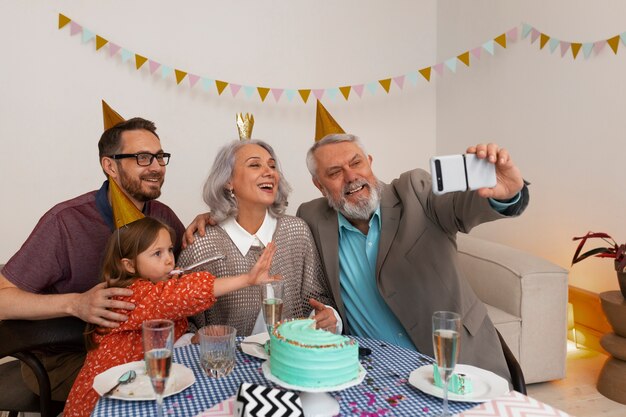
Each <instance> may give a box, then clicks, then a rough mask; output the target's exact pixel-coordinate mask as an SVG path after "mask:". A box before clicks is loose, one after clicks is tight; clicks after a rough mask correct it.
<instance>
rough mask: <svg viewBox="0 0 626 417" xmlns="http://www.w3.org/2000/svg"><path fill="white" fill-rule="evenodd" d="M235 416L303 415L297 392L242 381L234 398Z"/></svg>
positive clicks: (294, 416)
mask: <svg viewBox="0 0 626 417" xmlns="http://www.w3.org/2000/svg"><path fill="white" fill-rule="evenodd" d="M234 416H236V417H287V416H289V417H303V416H304V412H303V411H302V402H301V401H300V397H298V394H296V393H295V392H291V391H283V390H279V389H275V388H268V387H265V386H263V385H256V384H249V383H247V382H243V383H242V384H241V385H240V386H239V391H238V392H237V397H236V399H235V414H234Z"/></svg>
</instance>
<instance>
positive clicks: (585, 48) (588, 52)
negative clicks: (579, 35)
mask: <svg viewBox="0 0 626 417" xmlns="http://www.w3.org/2000/svg"><path fill="white" fill-rule="evenodd" d="M592 50H593V42H589V43H583V55H584V56H585V59H587V58H589V55H591V51H592Z"/></svg>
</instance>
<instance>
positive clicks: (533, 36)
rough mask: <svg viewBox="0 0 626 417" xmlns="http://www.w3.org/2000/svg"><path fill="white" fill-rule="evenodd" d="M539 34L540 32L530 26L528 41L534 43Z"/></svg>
mask: <svg viewBox="0 0 626 417" xmlns="http://www.w3.org/2000/svg"><path fill="white" fill-rule="evenodd" d="M539 35H541V32H539V31H538V30H537V29H535V28H532V30H531V31H530V43H535V41H536V40H537V39H538V38H539Z"/></svg>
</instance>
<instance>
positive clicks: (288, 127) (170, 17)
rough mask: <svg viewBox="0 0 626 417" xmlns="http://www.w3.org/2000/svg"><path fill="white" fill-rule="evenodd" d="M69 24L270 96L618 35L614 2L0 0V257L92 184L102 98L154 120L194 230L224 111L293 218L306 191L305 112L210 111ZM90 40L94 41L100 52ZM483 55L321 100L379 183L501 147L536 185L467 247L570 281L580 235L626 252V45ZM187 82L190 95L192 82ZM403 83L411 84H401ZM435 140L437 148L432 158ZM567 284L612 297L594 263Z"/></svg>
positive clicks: (183, 214)
mask: <svg viewBox="0 0 626 417" xmlns="http://www.w3.org/2000/svg"><path fill="white" fill-rule="evenodd" d="M59 12H61V13H64V14H66V15H67V16H69V17H71V18H73V19H74V20H76V21H77V22H79V23H81V24H83V25H84V26H86V27H87V28H89V29H91V30H94V31H95V32H96V33H98V34H101V35H103V36H105V37H107V38H108V39H110V40H111V41H114V42H117V43H119V44H120V45H122V46H124V47H127V48H129V49H131V50H134V51H135V52H138V53H142V54H144V55H146V56H148V57H150V58H152V59H155V60H157V61H160V62H163V63H164V64H169V65H173V66H177V67H179V68H181V69H184V70H188V71H190V72H193V73H196V74H198V75H202V76H206V77H215V78H218V79H223V80H226V81H232V82H235V83H241V84H249V85H264V86H270V87H295V88H298V87H300V88H303V87H320V88H324V87H332V86H339V85H345V84H356V83H360V82H368V81H372V80H376V79H380V78H384V77H388V76H393V75H399V74H405V73H407V72H408V71H411V70H414V69H418V68H422V67H424V66H426V65H430V64H434V63H436V62H439V61H440V60H443V59H445V58H449V57H451V56H454V55H457V54H459V53H461V52H464V51H465V50H467V49H468V48H471V47H475V46H477V45H480V44H481V43H482V42H484V41H486V40H488V39H490V38H491V37H493V36H494V35H496V34H499V33H502V32H503V31H505V30H508V29H510V28H511V27H513V26H515V25H518V26H519V25H520V24H521V23H522V22H527V23H530V24H532V25H534V26H535V27H537V28H539V29H540V30H542V31H544V32H546V33H548V34H551V35H553V36H555V37H557V38H560V39H563V40H574V41H576V40H578V41H585V42H586V41H592V40H600V39H606V38H608V37H610V36H613V35H615V34H618V33H621V32H623V31H625V30H626V23H625V21H624V19H623V16H624V15H626V3H624V2H623V1H620V0H605V1H603V2H594V1H590V0H586V1H583V0H578V1H571V0H570V1H565V0H553V1H550V2H546V1H539V0H525V1H521V0H517V1H513V0H509V1H500V0H474V1H471V2H463V1H453V0H439V1H435V0H395V1H393V2H380V1H375V0H347V1H342V2H331V1H314V0H305V1H297V2H285V1H279V0H273V1H263V2H260V1H225V0H222V1H216V0H210V1H200V0H196V1H187V2H177V3H173V2H167V1H163V0H157V1H147V0H142V1H121V0H111V1H107V2H88V1H76V0H74V1H72V0H60V1H56V2H54V3H53V4H52V3H51V2H46V1H43V0H36V1H35V0H33V1H29V2H25V1H19V0H3V1H2V2H0V15H1V16H3V24H2V25H0V36H1V37H2V49H1V50H0V53H1V54H2V56H3V58H2V60H0V63H1V65H0V80H1V81H0V82H1V83H2V84H1V85H2V87H1V89H0V141H1V144H2V159H1V161H0V190H1V191H2V195H3V199H2V203H3V204H2V208H1V210H2V212H1V213H2V216H0V229H1V230H2V236H3V238H2V240H1V241H0V262H2V261H6V260H7V259H8V258H9V257H10V256H11V255H12V254H13V253H14V252H15V251H16V250H17V249H18V248H19V246H20V245H21V243H22V242H23V241H24V240H25V239H26V237H27V236H28V234H29V232H30V230H31V229H32V228H33V227H34V225H35V224H36V221H37V219H38V218H39V217H40V216H41V215H42V214H43V213H44V212H45V211H46V210H47V209H48V208H50V207H51V206H52V205H53V204H55V203H57V202H59V201H62V200H64V199H67V198H71V197H73V196H75V195H78V194H80V193H83V192H85V191H89V190H92V189H95V188H97V187H98V186H99V184H100V182H101V181H102V179H103V177H102V174H101V173H100V170H99V167H98V165H97V150H96V143H97V140H98V138H99V136H100V134H101V132H102V119H101V113H100V99H101V98H105V99H106V100H107V101H108V102H109V104H111V105H112V106H113V107H114V108H115V109H117V110H118V111H119V112H120V113H121V114H122V115H123V116H126V117H132V116H136V115H140V116H143V117H146V118H149V119H152V120H154V121H156V123H157V126H158V130H159V132H160V135H161V137H162V141H163V144H164V148H165V149H166V150H168V151H170V152H172V153H173V154H174V157H173V159H172V162H171V164H170V166H169V167H168V174H167V180H166V185H165V187H164V193H163V196H162V201H164V202H165V203H167V204H169V205H170V206H171V207H172V208H173V209H174V210H175V211H176V212H177V213H178V214H179V216H180V218H181V220H182V221H183V222H184V223H188V222H189V221H190V220H191V219H192V218H193V216H194V215H195V214H196V213H198V212H201V211H204V209H205V208H204V205H203V203H202V201H201V198H200V188H201V185H202V182H203V180H204V177H205V176H206V174H207V172H208V168H209V166H210V163H211V162H212V160H213V157H214V155H215V151H216V149H217V148H218V147H219V146H220V145H221V144H223V143H225V142H226V141H228V140H230V139H234V138H235V137H236V130H235V124H234V114H235V113H236V112H241V111H243V112H252V113H253V114H254V115H255V118H256V121H257V122H256V123H257V124H256V127H255V130H254V136H255V137H258V138H262V139H266V140H268V141H269V142H270V143H272V144H273V145H274V146H275V148H276V149H277V152H278V153H279V156H281V159H282V164H283V167H284V170H285V172H286V175H287V178H288V179H289V180H290V182H291V183H292V185H293V186H294V189H295V191H294V193H293V195H292V198H291V207H290V212H291V213H293V212H295V209H296V207H297V206H298V204H299V203H301V202H302V201H306V200H308V199H310V198H313V197H316V196H317V195H318V193H317V190H315V189H314V187H313V186H312V185H311V183H310V180H309V177H308V174H307V171H306V168H305V167H304V162H303V161H304V154H305V152H306V149H307V147H308V146H309V145H310V144H311V142H312V140H311V138H312V136H313V132H314V113H315V112H314V102H313V101H309V103H308V104H306V105H304V104H289V103H288V102H287V101H286V100H284V99H283V101H281V103H278V104H276V103H274V101H273V99H272V98H271V97H268V99H267V102H266V103H263V104H261V103H260V102H259V100H258V99H247V98H245V97H244V95H243V92H240V93H239V96H238V98H235V99H233V98H231V97H230V94H229V92H228V91H226V92H225V93H224V95H223V96H221V97H218V96H217V94H216V93H215V92H211V93H210V94H207V93H205V92H204V91H203V90H202V88H201V87H200V86H199V85H197V86H196V87H195V88H194V89H190V88H189V87H188V86H179V87H177V86H176V85H175V83H174V81H173V80H171V79H170V80H161V79H160V77H157V76H152V75H150V74H149V71H148V68H147V67H144V68H142V69H141V70H140V71H136V70H135V69H134V68H133V67H132V66H131V65H130V64H128V63H122V62H121V59H120V57H119V55H118V56H117V57H115V58H113V59H112V58H109V57H108V55H107V52H106V51H105V50H102V51H100V52H96V51H95V50H94V49H95V48H94V46H93V43H90V44H89V45H83V44H82V43H81V41H80V39H79V37H78V36H75V37H70V36H69V28H68V27H66V28H65V29H63V30H57V29H56V23H57V13H59ZM92 42H93V41H92ZM496 49H498V51H497V52H496V56H495V57H485V58H483V59H481V60H480V61H472V66H471V67H470V68H469V69H466V68H464V66H463V65H462V64H460V63H459V68H458V71H457V74H455V75H451V74H450V73H449V72H448V71H447V70H446V74H445V76H444V77H443V78H439V77H438V76H437V75H433V79H434V81H433V82H432V83H431V84H426V83H425V82H422V81H420V82H419V83H418V85H417V87H412V86H407V87H405V90H404V91H402V92H399V91H398V90H397V89H395V88H393V87H392V93H391V94H389V95H385V94H380V93H379V94H378V95H376V96H371V95H369V93H368V92H364V98H363V99H358V98H356V99H351V100H350V101H349V102H345V101H344V100H343V98H338V99H337V100H336V101H334V102H333V101H330V100H324V103H325V105H326V107H327V108H328V109H329V110H330V111H331V113H332V114H333V115H334V116H335V117H336V119H337V120H338V121H339V122H340V123H341V124H342V125H343V127H344V128H345V129H346V130H347V131H351V132H353V133H356V134H358V135H360V136H361V137H362V138H363V139H364V141H365V142H366V144H367V145H368V148H369V151H370V152H371V153H372V154H373V155H374V167H375V171H376V173H377V174H378V176H379V177H380V178H381V179H383V180H386V181H388V180H390V179H392V178H394V177H395V175H396V174H397V173H399V172H401V171H404V170H407V169H410V168H412V167H414V166H427V160H428V158H429V156H430V155H432V154H434V153H435V152H438V153H441V154H444V153H456V152H461V151H463V150H464V149H465V147H466V146H467V145H469V144H473V143H475V142H482V141H485V140H494V141H497V142H499V143H501V144H502V145H503V146H505V147H506V148H508V149H510V151H511V153H512V154H513V156H514V158H515V160H516V161H517V163H518V165H519V166H520V167H521V168H522V170H523V172H524V175H525V177H526V178H527V179H528V180H530V181H531V182H532V183H533V184H532V186H531V190H532V203H531V205H530V207H529V209H528V211H527V213H526V214H525V215H524V216H522V217H521V218H519V219H517V220H514V221H509V222H500V223H498V224H497V225H496V224H493V225H484V226H481V227H479V228H477V229H476V232H475V233H476V234H477V235H482V236H485V237H488V238H490V239H492V240H496V241H501V242H504V243H508V244H511V245H513V246H516V247H519V248H522V249H524V250H528V251H530V252H533V253H536V254H538V255H540V256H544V257H546V258H548V259H550V260H552V261H554V262H556V263H558V264H560V265H562V266H564V267H569V261H570V259H571V255H572V253H573V251H574V249H575V244H574V243H573V242H572V241H571V237H572V236H574V235H576V234H583V233H585V232H586V231H588V230H597V231H606V232H608V233H610V234H612V235H613V236H615V237H616V238H617V239H625V238H626V222H623V221H622V219H621V216H620V214H621V212H622V210H623V209H624V208H625V207H626V204H625V203H626V193H625V192H624V191H622V189H621V188H622V187H621V185H622V183H623V175H622V170H621V169H620V168H622V166H623V163H622V160H623V154H624V149H625V148H626V146H625V145H624V140H623V135H624V133H623V132H624V131H625V127H626V126H625V124H626V121H625V118H624V117H623V116H622V113H623V109H624V108H626V94H625V91H624V90H625V88H626V76H625V75H624V74H626V47H625V46H624V45H620V52H619V53H618V54H617V55H614V54H613V52H612V51H610V50H609V49H608V47H607V48H605V50H604V51H603V52H602V53H601V54H599V55H598V56H596V55H595V54H594V55H592V57H591V58H589V59H588V60H584V58H583V57H582V52H581V55H580V56H579V57H578V59H577V60H576V61H573V60H572V58H571V55H570V54H568V56H566V57H565V58H561V57H560V55H559V53H558V51H557V52H555V53H553V54H550V53H549V52H548V51H547V48H546V50H543V51H538V45H537V44H534V45H530V43H529V40H528V39H527V40H519V41H518V42H517V43H516V44H513V45H511V46H510V47H509V48H508V49H507V50H506V51H499V47H496ZM184 83H186V81H184ZM407 84H408V82H407ZM435 145H436V146H435ZM570 278H571V283H572V284H574V285H577V286H580V287H583V288H587V289H590V290H593V291H602V290H606V289H614V288H616V285H617V284H616V283H615V279H614V272H613V271H612V268H611V265H610V263H609V262H608V261H606V260H593V261H589V262H585V263H583V264H580V265H577V266H575V267H574V268H573V269H572V270H571V275H570Z"/></svg>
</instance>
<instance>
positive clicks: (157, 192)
mask: <svg viewBox="0 0 626 417" xmlns="http://www.w3.org/2000/svg"><path fill="white" fill-rule="evenodd" d="M119 172H120V182H121V184H120V185H121V186H122V189H123V190H124V191H126V192H127V193H128V194H129V195H130V196H131V197H132V198H134V199H135V200H137V201H142V202H146V201H150V200H156V199H157V198H159V197H160V196H161V186H162V185H163V181H164V179H163V176H162V175H160V174H154V173H148V174H145V175H140V176H139V178H135V177H133V176H132V175H128V174H126V172H125V171H124V170H123V169H120V171H119ZM142 178H143V179H149V178H154V179H159V182H158V183H155V184H158V185H159V187H158V188H155V189H153V188H152V187H150V188H149V189H148V191H144V190H143V189H142V188H141V181H142Z"/></svg>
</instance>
